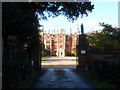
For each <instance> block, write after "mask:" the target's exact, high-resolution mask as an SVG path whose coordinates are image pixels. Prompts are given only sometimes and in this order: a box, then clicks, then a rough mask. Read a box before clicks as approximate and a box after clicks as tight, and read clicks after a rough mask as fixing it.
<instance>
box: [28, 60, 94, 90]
mask: <svg viewBox="0 0 120 90" xmlns="http://www.w3.org/2000/svg"><path fill="white" fill-rule="evenodd" d="M42 65H43V67H42V68H43V70H44V74H42V75H41V76H39V77H38V79H37V80H36V81H35V82H33V84H32V85H31V86H30V88H76V89H77V88H89V89H90V88H91V89H94V86H93V85H91V84H90V83H89V82H88V81H87V80H86V79H85V78H84V77H83V76H82V75H80V74H78V73H77V71H76V70H75V67H73V66H75V65H76V61H74V62H73V61H72V60H71V59H55V60H53V59H50V60H48V61H45V62H43V63H42ZM49 65H50V66H51V67H50V66H49ZM71 65H73V66H71ZM68 66H69V67H68Z"/></svg>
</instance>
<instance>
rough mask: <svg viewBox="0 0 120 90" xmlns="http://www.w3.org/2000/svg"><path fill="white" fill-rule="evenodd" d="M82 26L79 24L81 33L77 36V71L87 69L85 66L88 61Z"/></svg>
mask: <svg viewBox="0 0 120 90" xmlns="http://www.w3.org/2000/svg"><path fill="white" fill-rule="evenodd" d="M83 30H84V29H83V24H81V32H82V34H81V35H79V40H78V45H77V52H78V53H77V55H78V66H77V69H79V68H81V69H86V70H87V69H88V68H87V67H88V66H87V64H88V60H87V49H88V43H87V39H86V37H87V35H85V34H84V31H83Z"/></svg>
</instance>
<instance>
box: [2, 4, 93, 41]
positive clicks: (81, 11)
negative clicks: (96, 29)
mask: <svg viewBox="0 0 120 90" xmlns="http://www.w3.org/2000/svg"><path fill="white" fill-rule="evenodd" d="M93 8H94V5H91V2H63V3H62V2H56V3H55V2H4V3H3V4H2V9H3V10H2V12H3V13H2V14H3V15H2V16H3V36H7V35H8V34H9V33H13V34H15V35H17V36H18V37H21V38H22V40H25V39H26V38H31V37H34V36H37V37H38V32H39V31H38V27H40V25H39V20H41V19H44V20H46V19H47V18H48V17H57V16H59V15H60V14H61V15H64V16H66V17H67V19H68V20H69V21H74V20H77V18H79V16H80V15H81V17H83V15H88V12H92V9H93ZM38 15H39V16H40V18H38Z"/></svg>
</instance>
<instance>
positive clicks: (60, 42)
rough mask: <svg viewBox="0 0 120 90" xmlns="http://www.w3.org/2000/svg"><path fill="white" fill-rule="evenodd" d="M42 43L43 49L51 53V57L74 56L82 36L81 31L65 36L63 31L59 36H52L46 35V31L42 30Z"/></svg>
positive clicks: (62, 30)
mask: <svg viewBox="0 0 120 90" xmlns="http://www.w3.org/2000/svg"><path fill="white" fill-rule="evenodd" d="M40 35H41V37H42V38H41V41H42V45H43V46H42V48H43V49H45V50H47V51H48V52H49V55H51V56H58V57H64V56H66V55H68V54H69V55H70V54H72V52H73V50H75V48H76V45H77V42H78V36H79V35H80V31H79V30H78V32H76V33H74V34H72V33H71V32H70V34H65V30H64V29H61V30H60V33H59V34H55V33H54V34H50V33H46V32H45V33H44V29H42V30H41V33H40Z"/></svg>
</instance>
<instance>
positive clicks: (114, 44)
mask: <svg viewBox="0 0 120 90" xmlns="http://www.w3.org/2000/svg"><path fill="white" fill-rule="evenodd" d="M100 25H101V26H102V27H104V28H103V30H102V31H101V32H93V33H91V34H90V35H89V36H88V42H89V45H90V46H91V47H94V48H98V49H119V48H120V40H119V35H120V30H119V29H118V28H113V27H112V26H111V25H109V24H104V23H100Z"/></svg>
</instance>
